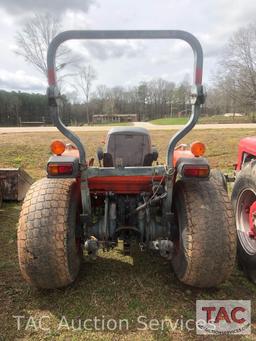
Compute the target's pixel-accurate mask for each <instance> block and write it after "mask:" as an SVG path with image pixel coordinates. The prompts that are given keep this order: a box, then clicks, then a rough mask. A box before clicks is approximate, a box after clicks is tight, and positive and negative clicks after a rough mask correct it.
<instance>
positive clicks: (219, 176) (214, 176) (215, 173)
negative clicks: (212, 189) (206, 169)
mask: <svg viewBox="0 0 256 341" xmlns="http://www.w3.org/2000/svg"><path fill="white" fill-rule="evenodd" d="M211 180H213V181H216V182H217V183H219V184H221V185H222V186H223V188H224V190H225V191H226V192H227V191H228V184H227V180H226V178H225V175H224V174H223V173H222V172H221V171H220V170H219V169H212V170H211Z"/></svg>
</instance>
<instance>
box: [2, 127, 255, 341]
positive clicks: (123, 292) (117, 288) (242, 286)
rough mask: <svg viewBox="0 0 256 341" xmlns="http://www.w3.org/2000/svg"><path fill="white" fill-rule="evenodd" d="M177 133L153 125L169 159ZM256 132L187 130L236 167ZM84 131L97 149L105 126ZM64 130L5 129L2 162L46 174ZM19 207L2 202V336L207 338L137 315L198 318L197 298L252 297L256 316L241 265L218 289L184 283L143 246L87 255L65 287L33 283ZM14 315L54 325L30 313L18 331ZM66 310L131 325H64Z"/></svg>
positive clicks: (221, 161)
mask: <svg viewBox="0 0 256 341" xmlns="http://www.w3.org/2000/svg"><path fill="white" fill-rule="evenodd" d="M170 134H171V132H160V131H156V132H152V140H153V143H155V144H156V145H157V147H158V149H159V151H160V161H164V158H165V150H166V146H167V143H168V138H169V135H170ZM250 135H253V131H250V130H245V131H242V130H240V131H238V130H225V131H213V130H209V131H196V132H193V133H191V134H190V135H189V136H187V138H186V139H185V142H189V141H193V140H198V139H200V140H201V141H203V142H205V143H206V144H207V146H208V150H207V156H208V158H209V160H210V162H211V164H212V165H213V166H217V165H219V166H220V167H221V168H222V169H225V170H230V171H231V169H232V164H233V163H234V162H235V160H236V149H237V143H238V141H239V139H240V138H241V137H243V136H250ZM80 136H81V138H82V140H83V141H84V142H85V141H86V142H87V146H88V147H87V150H88V156H94V155H95V151H96V147H97V146H98V145H99V144H100V141H101V140H102V139H104V133H83V134H81V135H80ZM56 137H57V136H56V134H52V133H47V134H26V135H21V134H15V135H12V134H9V135H0V145H1V150H0V166H1V167H2V166H20V165H22V166H23V167H24V168H26V169H27V170H28V171H29V173H31V174H32V176H33V177H34V178H35V179H38V178H40V177H42V176H43V175H44V173H45V171H44V168H45V164H46V161H47V158H48V157H49V148H48V146H49V143H50V141H51V139H52V138H56ZM19 209H20V206H19V205H16V204H4V207H3V208H2V209H1V210H0V327H1V328H0V340H18V339H19V340H21V339H22V340H89V341H92V340H104V341H105V340H108V341H109V340H129V341H130V340H135V341H136V340H140V341H141V340H147V341H148V340H161V341H165V340H194V339H199V340H201V339H202V338H199V337H197V336H196V335H195V332H194V331H193V332H190V333H188V332H187V331H185V330H181V329H177V330H176V331H175V332H171V331H170V330H169V329H168V328H164V329H163V330H155V331H152V330H144V331H142V330H137V327H138V323H137V317H138V316H140V315H144V316H146V318H147V321H148V320H149V319H151V318H156V319H158V320H162V319H173V320H176V319H179V318H181V317H182V316H183V319H184V320H186V319H189V318H192V319H193V318H195V303H196V299H250V300H252V305H253V307H252V308H253V309H252V311H253V316H252V319H253V322H254V323H255V321H256V315H255V308H256V305H255V302H256V301H255V295H256V287H255V286H254V285H253V284H251V283H250V282H248V281H247V279H246V278H245V277H244V276H243V274H242V273H241V272H240V271H239V270H236V271H235V272H234V274H233V275H232V277H231V278H230V280H229V281H227V282H226V283H224V284H223V285H221V286H220V287H219V288H218V289H211V290H209V289H208V290H199V289H195V288H190V287H187V286H185V285H183V284H181V283H180V282H179V281H178V280H177V278H176V277H175V275H174V273H173V271H172V269H171V266H170V264H169V263H168V262H166V261H165V260H163V259H162V258H160V257H157V256H153V255H151V254H150V253H142V254H141V253H140V252H139V251H138V250H137V249H136V248H134V251H133V257H129V256H125V257H124V256H122V254H121V252H120V248H118V249H116V250H114V251H111V252H109V253H103V252H101V253H100V256H99V258H98V259H97V260H96V261H91V260H89V259H88V258H87V257H85V258H84V264H83V267H82V271H81V274H80V276H79V278H78V280H77V281H76V282H75V283H74V284H73V285H72V286H71V287H69V288H66V289H64V290H55V291H50V292H49V291H38V290H35V289H32V288H30V287H29V286H28V285H27V284H26V283H24V281H23V280H22V278H21V276H20V273H19V268H18V263H17V249H16V224H17V220H18V215H19ZM220 252H221V250H220ZM223 261H225V260H223ZM13 315H24V316H26V318H28V317H29V316H30V315H32V316H33V317H34V318H35V320H36V321H38V320H39V319H40V317H42V316H44V315H47V316H49V320H44V326H47V327H49V328H50V331H42V330H37V331H36V330H34V328H30V329H29V330H25V323H24V321H22V323H21V330H20V331H17V328H16V320H15V319H14V318H13ZM63 315H65V316H66V318H67V320H68V322H69V323H71V320H72V319H74V321H76V322H75V323H78V320H79V319H82V320H85V319H88V318H94V316H97V317H98V318H99V319H102V316H104V318H105V319H106V320H108V319H110V318H114V319H128V321H129V330H128V331H127V330H126V329H125V328H124V329H123V330H121V331H116V332H111V331H107V330H105V331H72V330H69V331H68V330H65V329H63V330H61V331H58V330H57V327H58V323H59V321H60V319H61V317H62V316H63ZM26 321H27V320H26ZM76 326H77V324H76ZM139 326H140V325H139ZM208 339H209V340H211V338H208ZM219 339H220V340H233V339H234V338H232V337H220V338H219ZM235 339H236V340H238V339H239V338H235ZM241 339H242V338H241ZM255 339H256V338H255V335H251V336H250V340H255ZM212 340H213V339H212ZM248 340H249V339H248Z"/></svg>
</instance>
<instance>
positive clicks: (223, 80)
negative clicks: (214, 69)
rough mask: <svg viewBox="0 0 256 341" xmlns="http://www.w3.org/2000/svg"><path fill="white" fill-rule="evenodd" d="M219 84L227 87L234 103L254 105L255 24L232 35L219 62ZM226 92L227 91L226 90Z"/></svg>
mask: <svg viewBox="0 0 256 341" xmlns="http://www.w3.org/2000/svg"><path fill="white" fill-rule="evenodd" d="M220 64H221V68H220V72H219V73H220V75H221V76H219V84H220V86H221V84H222V85H223V86H224V87H225V85H226V86H228V87H229V95H230V97H231V98H232V100H233V102H234V103H241V104H243V105H244V106H247V105H248V104H250V106H251V109H254V110H255V103H256V23H254V24H250V25H248V26H247V27H244V28H241V29H239V30H238V31H237V32H235V33H234V34H233V36H232V37H231V39H230V40H229V42H228V45H227V46H226V48H225V51H224V56H223V59H222V60H221V62H220ZM226 90H228V89H227V88H226Z"/></svg>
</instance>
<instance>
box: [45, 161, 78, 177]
mask: <svg viewBox="0 0 256 341" xmlns="http://www.w3.org/2000/svg"><path fill="white" fill-rule="evenodd" d="M73 170H74V167H73V163H48V165H47V173H48V174H49V175H51V176H61V175H72V174H73Z"/></svg>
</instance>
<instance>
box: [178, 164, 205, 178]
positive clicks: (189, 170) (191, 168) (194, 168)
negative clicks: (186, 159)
mask: <svg viewBox="0 0 256 341" xmlns="http://www.w3.org/2000/svg"><path fill="white" fill-rule="evenodd" d="M182 173H183V175H184V176H185V177H187V178H193V177H199V178H207V177H208V176H209V174H210V167H209V166H208V165H184V166H183V168H182Z"/></svg>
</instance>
